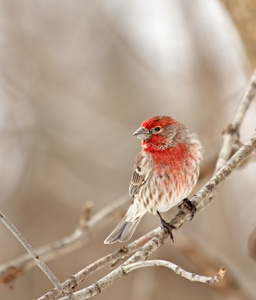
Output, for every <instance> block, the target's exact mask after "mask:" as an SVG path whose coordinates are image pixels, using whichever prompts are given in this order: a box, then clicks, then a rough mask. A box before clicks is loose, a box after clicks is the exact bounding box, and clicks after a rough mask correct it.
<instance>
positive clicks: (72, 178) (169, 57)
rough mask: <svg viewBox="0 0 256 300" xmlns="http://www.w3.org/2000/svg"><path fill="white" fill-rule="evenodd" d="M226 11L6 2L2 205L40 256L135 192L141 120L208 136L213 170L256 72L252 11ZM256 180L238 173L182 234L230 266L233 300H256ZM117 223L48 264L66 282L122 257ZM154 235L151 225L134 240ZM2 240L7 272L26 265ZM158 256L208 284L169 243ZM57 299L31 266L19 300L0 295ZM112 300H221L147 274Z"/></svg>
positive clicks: (249, 172)
mask: <svg viewBox="0 0 256 300" xmlns="http://www.w3.org/2000/svg"><path fill="white" fill-rule="evenodd" d="M224 2H225V3H226V4H227V7H225V6H224V5H223V3H222V2H219V1H217V0H209V1H203V0H196V1H190V0H169V1H168V0H161V1H146V0H132V1H121V0H116V1H114V0H101V1H100V0H99V1H97V0H95V1H91V0H88V1H81V0H76V1H56V0H44V1H29V0H20V1H9V0H0V5H1V9H0V33H1V34H0V64H1V65H0V66H1V67H0V84H1V85H0V137H1V139H0V165H1V173H0V190H1V197H0V204H1V210H2V211H3V212H4V213H5V214H6V215H7V216H8V217H9V219H10V220H11V221H12V222H13V223H14V224H15V225H16V226H17V228H18V229H19V230H20V231H21V233H22V234H23V235H24V236H25V237H26V238H27V239H28V241H29V242H30V243H31V244H32V245H33V246H34V247H39V246H42V245H44V244H46V243H49V242H52V241H54V240H56V239H59V238H61V237H63V236H65V235H68V234H70V233H71V232H72V231H73V230H74V228H75V226H76V225H77V223H78V219H79V214H80V211H81V208H82V207H83V205H84V204H85V202H86V201H88V200H92V201H93V203H94V208H93V211H94V212H97V211H99V210H100V209H101V208H102V207H104V206H105V205H107V204H110V203H111V202H113V201H115V200H116V199H118V197H120V196H122V195H123V194H126V193H127V191H128V186H129V181H130V176H131V172H132V167H133V163H134V159H135V157H136V155H137V153H138V152H139V151H140V143H139V141H138V140H136V139H135V138H134V137H133V136H132V133H133V132H134V130H135V129H137V128H138V127H139V126H140V123H141V122H142V121H143V120H144V119H145V118H148V117H150V116H153V115H159V114H165V115H172V116H174V117H175V118H177V119H178V120H179V121H181V122H183V123H185V124H187V125H188V126H189V128H190V130H191V131H195V132H197V133H198V135H199V137H200V140H201V142H202V144H203V145H204V148H205V165H206V164H207V163H208V162H209V161H211V160H212V159H213V158H214V157H215V156H216V155H217V151H218V149H219V148H220V145H221V142H222V139H221V131H222V130H223V129H224V128H225V127H226V126H227V124H228V122H229V121H230V120H231V117H232V115H233V113H234V111H235V108H236V106H237V103H238V102H239V99H240V97H241V95H242V93H243V91H244V88H245V86H246V83H247V81H248V78H249V75H250V73H251V71H252V69H253V67H254V64H255V61H256V58H255V57H256V56H255V53H256V46H255V45H256V44H255V32H256V25H255V24H256V19H255V13H254V14H253V13H252V12H253V11H254V12H255V10H256V2H255V1H249V0H240V1H238V0H236V1H227V0H226V1H224ZM227 8H228V10H227ZM229 12H230V13H231V15H230V14H229ZM232 17H234V20H235V23H233V19H232ZM234 24H235V25H234ZM237 28H238V29H239V33H240V34H241V35H242V38H241V36H240V35H239V33H238V30H237ZM253 29H254V30H253ZM242 41H243V42H242ZM245 49H246V50H245ZM255 113H256V110H255V103H253V105H252V106H251V108H250V111H249V113H248V115H247V116H246V119H245V122H244V125H243V126H242V135H241V139H242V141H245V140H246V139H247V138H248V137H249V136H250V134H252V132H253V130H254V128H255V127H256V121H255V120H256V118H255ZM212 171H213V170H211V169H210V170H209V172H212ZM255 171H256V166H255V164H250V165H248V166H247V167H246V168H244V169H242V170H240V171H238V172H236V173H235V174H233V175H232V177H231V178H230V179H228V180H227V182H226V183H225V185H224V186H223V187H222V188H221V191H220V192H219V194H218V197H216V199H215V200H214V202H213V203H212V204H211V205H210V206H208V207H207V208H206V209H205V210H204V211H203V212H202V213H200V214H198V215H197V216H196V217H195V219H194V220H193V222H191V223H186V224H185V225H184V226H183V227H182V228H181V229H180V230H179V231H178V232H176V233H175V236H178V235H179V232H180V234H183V235H184V236H185V237H187V238H189V240H191V241H192V242H193V243H195V244H193V245H196V247H198V248H199V249H201V250H203V251H205V253H206V254H207V255H208V256H209V258H210V259H212V260H213V261H215V262H217V267H221V266H222V265H225V266H227V268H228V273H229V274H230V275H231V276H232V278H233V279H234V280H236V284H237V285H238V289H239V291H240V292H239V293H238V294H235V295H234V294H232V293H230V294H228V293H227V294H226V295H225V299H256V296H255V295H256V288H255V280H256V262H255V261H254V260H253V259H252V258H250V257H249V255H248V248H247V243H248V239H249V236H250V234H251V232H252V230H253V228H254V226H255V224H256V213H255V211H256V185H255ZM205 179H207V178H205ZM200 184H202V181H200ZM197 189H198V188H197ZM174 211H175V210H174ZM166 215H167V216H168V213H167V214H166ZM169 215H170V214H169ZM117 222H118V219H116V220H113V222H112V223H111V224H109V225H108V226H107V227H106V228H105V229H104V230H102V232H100V233H99V234H97V235H95V236H93V238H92V240H91V242H90V243H89V244H87V245H86V246H85V247H83V248H82V249H80V250H77V251H75V252H74V253H71V254H69V255H67V256H65V257H62V258H59V259H57V260H55V261H53V262H49V263H48V265H49V267H50V268H51V269H52V271H53V272H54V274H55V275H56V276H57V277H58V279H59V280H60V281H64V280H65V279H66V278H68V277H69V276H71V275H72V274H74V273H75V272H77V271H79V270H80V269H82V268H83V267H85V266H86V265H88V264H89V263H91V262H93V261H95V260H96V259H98V258H100V257H101V256H103V255H106V254H108V253H109V252H111V251H113V250H117V249H118V248H119V247H120V245H117V244H115V245H111V246H107V245H104V244H103V240H104V239H105V237H106V236H107V235H108V234H109V233H110V231H111V230H112V229H113V228H114V226H115V225H116V223H117ZM158 225H159V222H158V219H157V218H156V217H154V216H149V215H148V216H146V217H145V218H144V219H143V221H142V222H141V224H140V226H139V227H138V229H137V231H136V234H135V237H139V236H140V235H142V234H144V233H146V232H148V231H149V230H150V229H152V228H154V227H156V226H158ZM0 237H1V251H0V263H5V262H7V261H9V260H11V259H14V258H16V257H18V256H19V255H21V254H23V253H25V250H24V249H23V247H22V246H21V245H20V244H19V243H18V241H17V240H16V239H15V238H14V237H13V236H12V235H11V233H10V232H9V231H8V230H7V229H6V228H5V227H4V225H1V224H0ZM153 257H157V258H161V259H167V260H170V261H172V262H174V263H177V264H179V265H180V266H181V267H184V268H187V269H188V270H190V271H191V272H199V271H198V269H197V268H196V267H195V265H194V264H193V263H191V261H190V259H188V258H187V257H185V256H183V255H182V254H180V253H179V251H177V250H176V248H175V244H174V245H171V243H169V242H167V243H166V244H165V245H164V246H163V247H162V248H161V249H160V250H158V251H157V253H155V254H154V256H153ZM108 271H109V269H108V268H105V269H104V270H102V271H100V272H98V273H96V274H95V275H93V276H92V278H89V279H88V282H86V283H85V286H86V285H88V284H90V283H92V282H94V281H95V280H97V279H99V278H100V277H101V276H103V275H104V274H106V273H107V272H108ZM203 275H213V274H203ZM51 288H52V285H51V283H50V282H49V280H48V279H47V278H46V277H45V275H44V274H43V273H42V272H41V271H40V270H39V269H38V268H35V269H33V270H32V271H30V272H29V273H27V274H25V275H24V276H23V277H21V278H19V279H18V280H17V281H15V284H14V288H13V289H9V288H8V287H7V286H0V298H1V299H14V300H16V299H19V300H23V299H36V298H37V297H39V296H41V295H43V294H44V293H45V292H47V291H48V290H49V289H51ZM113 297H116V299H123V300H128V299H129V300H134V299H140V300H144V299H147V300H149V299H152V300H153V299H154V300H155V299H156V300H158V299H188V298H189V299H192V300H193V299H206V297H207V299H209V300H210V299H213V300H215V299H223V294H222V292H221V291H218V290H216V289H213V288H212V287H209V286H206V285H203V284H199V283H191V282H188V281H186V280H185V279H183V278H181V277H179V276H177V275H174V274H172V272H171V271H170V270H165V269H162V268H151V269H147V270H145V269H142V270H139V271H135V272H133V273H132V274H130V275H129V276H128V277H126V278H124V279H122V280H121V281H118V282H116V283H115V284H114V285H112V286H111V287H110V288H108V289H107V290H105V291H104V292H103V293H102V294H101V295H99V296H98V299H106V300H108V299H113ZM234 297H236V298H234Z"/></svg>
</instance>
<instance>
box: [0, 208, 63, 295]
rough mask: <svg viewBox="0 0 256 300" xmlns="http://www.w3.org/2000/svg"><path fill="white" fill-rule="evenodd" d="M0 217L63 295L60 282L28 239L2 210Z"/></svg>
mask: <svg viewBox="0 0 256 300" xmlns="http://www.w3.org/2000/svg"><path fill="white" fill-rule="evenodd" d="M0 218H1V221H2V222H3V223H4V225H5V226H6V227H7V228H8V229H9V230H10V231H11V233H12V234H13V235H14V236H15V237H16V238H17V239H18V240H19V241H20V243H21V244H22V246H23V247H24V248H25V249H26V250H27V251H28V253H29V254H30V255H31V257H32V258H33V259H34V261H35V263H36V264H37V266H38V267H39V268H40V269H41V270H42V271H43V272H44V274H45V275H46V276H47V277H48V278H49V279H50V281H51V282H52V283H53V285H54V286H55V287H56V289H57V290H58V291H59V293H61V294H63V295H64V291H63V289H62V287H61V284H60V282H59V281H58V279H57V278H56V277H55V275H54V274H53V273H52V271H51V270H50V269H49V268H48V267H47V265H46V264H45V263H44V262H43V261H42V260H41V259H40V258H39V255H38V254H37V252H36V251H35V250H34V248H33V247H32V246H31V245H30V244H29V243H28V241H27V240H26V239H25V238H24V237H23V236H22V235H21V233H20V232H19V231H18V229H17V228H16V227H15V226H14V225H13V224H12V223H11V222H10V221H9V220H8V218H7V217H6V216H5V215H4V214H3V213H2V212H0Z"/></svg>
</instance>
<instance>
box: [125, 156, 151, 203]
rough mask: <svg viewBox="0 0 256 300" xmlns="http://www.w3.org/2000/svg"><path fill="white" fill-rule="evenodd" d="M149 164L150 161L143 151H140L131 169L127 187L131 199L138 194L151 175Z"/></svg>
mask: <svg viewBox="0 0 256 300" xmlns="http://www.w3.org/2000/svg"><path fill="white" fill-rule="evenodd" d="M151 164H152V163H151V159H150V158H149V156H148V155H147V154H146V153H145V152H143V151H141V152H140V153H139V154H138V156H137V157H136V160H135V163H134V167H133V174H132V178H131V183H130V187H129V193H130V195H131V196H132V198H134V197H135V195H136V194H138V192H139V190H140V189H141V187H142V186H143V185H144V184H145V183H146V182H147V180H148V179H149V178H150V176H151V174H152V167H151Z"/></svg>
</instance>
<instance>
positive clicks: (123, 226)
mask: <svg viewBox="0 0 256 300" xmlns="http://www.w3.org/2000/svg"><path fill="white" fill-rule="evenodd" d="M141 218H142V216H141V217H138V218H137V219H136V220H135V221H133V222H127V221H126V216H124V218H123V219H122V220H121V221H120V223H119V224H118V225H117V226H116V228H115V229H114V230H113V231H112V232H111V233H110V235H109V236H108V237H107V238H106V239H105V241H104V244H112V243H115V242H117V241H120V242H125V241H127V240H129V239H130V238H131V236H132V235H133V233H134V230H135V229H136V227H137V226H138V224H139V222H140V220H141Z"/></svg>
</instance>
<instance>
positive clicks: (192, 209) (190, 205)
mask: <svg viewBox="0 0 256 300" xmlns="http://www.w3.org/2000/svg"><path fill="white" fill-rule="evenodd" d="M184 207H186V208H187V209H189V210H190V212H191V217H190V221H192V220H193V218H194V216H195V213H196V212H197V209H196V206H195V204H194V203H193V202H191V201H190V200H189V199H188V198H185V199H183V201H182V202H181V204H180V205H179V206H178V209H180V210H181V209H183V208H184Z"/></svg>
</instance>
